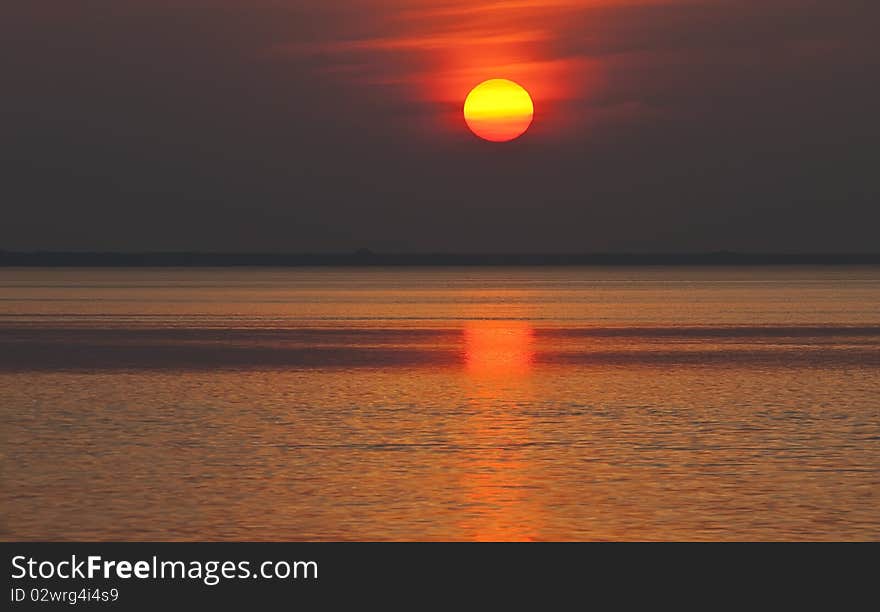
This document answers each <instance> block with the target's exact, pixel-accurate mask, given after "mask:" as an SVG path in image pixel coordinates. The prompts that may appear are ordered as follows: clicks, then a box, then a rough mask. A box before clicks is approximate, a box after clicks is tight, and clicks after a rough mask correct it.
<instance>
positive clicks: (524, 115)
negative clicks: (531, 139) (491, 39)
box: [464, 79, 535, 142]
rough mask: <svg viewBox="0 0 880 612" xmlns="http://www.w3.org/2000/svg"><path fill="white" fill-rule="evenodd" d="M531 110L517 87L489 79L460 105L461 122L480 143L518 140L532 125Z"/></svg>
mask: <svg viewBox="0 0 880 612" xmlns="http://www.w3.org/2000/svg"><path fill="white" fill-rule="evenodd" d="M534 113H535V108H534V105H533V104H532V98H531V96H529V92H527V91H526V90H525V89H524V88H523V87H522V86H521V85H519V84H517V83H514V82H513V81H509V80H507V79H492V80H489V81H484V82H483V83H480V84H479V85H477V86H476V87H474V88H473V89H472V90H471V92H470V93H469V94H468V96H467V99H466V100H465V101H464V120H465V122H467V125H468V127H469V128H470V129H471V131H472V132H473V133H474V134H476V135H477V136H479V137H480V138H482V139H484V140H489V141H492V142H507V141H508V140H513V139H514V138H518V137H519V136H522V135H523V134H524V133H525V131H526V130H528V129H529V126H530V125H531V124H532V118H533V117H534Z"/></svg>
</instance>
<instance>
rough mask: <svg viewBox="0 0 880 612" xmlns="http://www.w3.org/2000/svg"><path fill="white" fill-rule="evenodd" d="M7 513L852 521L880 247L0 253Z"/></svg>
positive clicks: (440, 524) (775, 527)
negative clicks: (275, 263)
mask: <svg viewBox="0 0 880 612" xmlns="http://www.w3.org/2000/svg"><path fill="white" fill-rule="evenodd" d="M0 412H2V422H3V427H2V434H0V444H2V447H0V448H2V488H0V502H2V515H0V535H2V537H3V538H4V539H14V540H30V539H35V540H56V539H60V540H93V539H94V540H337V539H339V540H426V539H427V540H621V539H624V540H633V539H635V540H679V539H687V540H703V539H725V540H742V539H747V540H752V539H771V540H779V539H797V540H799V539H807V540H816V539H821V540H824V539H846V540H862V539H871V540H877V539H880V268H877V267H852V268H849V267H824V268H823V267H815V268H812V267H767V268H684V267H682V268H662V267H656V268H650V267H649V268H626V267H619V268H615V267H611V268H588V267H584V268H458V269H452V268H449V269H366V268H365V269H318V268H315V269H248V268H240V269H88V270H86V269H55V270H44V269H0Z"/></svg>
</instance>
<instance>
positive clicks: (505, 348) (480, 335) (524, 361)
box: [464, 321, 534, 376]
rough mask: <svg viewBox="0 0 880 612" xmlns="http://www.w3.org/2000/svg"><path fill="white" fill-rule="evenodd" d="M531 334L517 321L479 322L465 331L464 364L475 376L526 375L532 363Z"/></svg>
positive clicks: (467, 327)
mask: <svg viewBox="0 0 880 612" xmlns="http://www.w3.org/2000/svg"><path fill="white" fill-rule="evenodd" d="M533 337H534V332H533V330H532V328H531V326H530V325H528V324H527V323H525V322H521V321H481V322H479V323H471V324H468V325H467V326H466V327H465V330H464V338H465V364H466V366H467V370H468V372H470V373H472V374H479V375H491V376H515V375H522V374H526V373H528V371H529V370H530V369H531V366H532V361H533V359H534V348H533V346H532V345H533Z"/></svg>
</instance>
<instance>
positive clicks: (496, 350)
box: [459, 321, 542, 541]
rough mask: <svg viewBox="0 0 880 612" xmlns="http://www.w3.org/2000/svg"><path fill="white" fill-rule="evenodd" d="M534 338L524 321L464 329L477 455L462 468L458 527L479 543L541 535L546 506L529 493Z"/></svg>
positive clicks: (465, 432) (468, 440)
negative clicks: (462, 507)
mask: <svg viewBox="0 0 880 612" xmlns="http://www.w3.org/2000/svg"><path fill="white" fill-rule="evenodd" d="M533 361H534V332H533V330H532V327H531V326H530V325H528V324H527V323H525V322H519V321H481V322H474V323H471V324H469V325H467V326H466V327H465V369H466V373H467V380H468V381H470V382H469V384H470V386H471V397H470V400H469V405H470V407H471V410H470V411H469V415H468V416H467V417H466V418H465V419H464V421H463V423H462V425H463V427H462V431H461V435H462V438H463V440H462V445H463V446H465V447H466V448H468V449H470V450H469V451H468V452H467V453H466V457H465V462H464V465H463V466H462V477H463V483H462V485H463V489H464V491H463V501H464V502H465V503H464V505H465V508H467V510H466V511H465V512H463V513H462V519H461V521H460V523H459V526H460V528H461V530H462V532H463V534H462V535H463V537H465V538H467V539H471V540H477V541H521V540H534V539H537V537H538V535H537V534H538V532H539V528H540V526H541V524H542V520H541V514H542V512H541V508H540V506H539V505H538V504H537V501H536V498H535V497H534V496H532V495H531V494H530V493H531V491H532V489H531V487H530V486H529V484H530V481H531V480H532V478H533V474H532V472H533V471H534V470H533V466H532V464H531V462H530V461H529V457H528V454H529V452H531V451H530V449H531V444H530V442H531V440H530V435H531V434H530V430H531V423H532V417H531V416H530V415H528V414H527V413H525V412H524V411H523V410H521V409H519V408H517V406H522V405H525V404H528V403H530V395H531V389H530V384H529V379H530V376H529V373H530V371H531V369H532V364H533Z"/></svg>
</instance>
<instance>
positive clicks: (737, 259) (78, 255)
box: [0, 249, 880, 267]
mask: <svg viewBox="0 0 880 612" xmlns="http://www.w3.org/2000/svg"><path fill="white" fill-rule="evenodd" d="M876 264H880V253H745V252H734V251H716V252H706V253H378V252H373V251H370V250H368V249H360V250H358V251H354V252H350V253H199V252H132V253H117V252H85V251H67V252H65V251H30V252H22V251H2V250H0V267H233V266H255V267H271V266H276V267H304V266H328V267H332V266H627V265H630V266H655V265H660V266H682V265H684V266H689V265H693V266H765V265H876Z"/></svg>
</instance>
